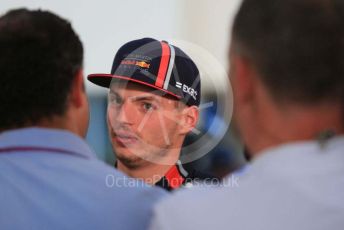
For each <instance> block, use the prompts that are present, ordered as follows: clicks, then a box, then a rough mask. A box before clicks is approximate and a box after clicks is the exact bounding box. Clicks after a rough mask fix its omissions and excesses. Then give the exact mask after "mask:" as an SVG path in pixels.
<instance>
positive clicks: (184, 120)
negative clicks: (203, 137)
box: [179, 106, 199, 135]
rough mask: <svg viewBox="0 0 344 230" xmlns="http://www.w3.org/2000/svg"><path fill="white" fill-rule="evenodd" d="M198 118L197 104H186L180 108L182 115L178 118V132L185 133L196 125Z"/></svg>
mask: <svg viewBox="0 0 344 230" xmlns="http://www.w3.org/2000/svg"><path fill="white" fill-rule="evenodd" d="M198 118H199V110H198V108H197V106H190V107H188V106H186V107H185V108H183V109H182V115H181V119H180V123H179V124H180V129H179V133H180V134H182V135H186V134H187V133H189V132H190V131H191V130H192V129H193V128H195V127H196V125H197V122H198Z"/></svg>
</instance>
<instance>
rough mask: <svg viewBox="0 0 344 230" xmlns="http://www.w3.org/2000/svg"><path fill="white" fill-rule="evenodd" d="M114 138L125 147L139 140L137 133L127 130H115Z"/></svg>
mask: <svg viewBox="0 0 344 230" xmlns="http://www.w3.org/2000/svg"><path fill="white" fill-rule="evenodd" d="M112 138H113V140H114V141H115V142H116V143H117V144H118V145H120V146H123V147H129V146H130V145H133V144H135V143H137V141H138V138H137V137H136V136H135V135H133V134H131V133H125V132H115V133H114V134H113V135H112Z"/></svg>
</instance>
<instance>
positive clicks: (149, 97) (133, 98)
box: [130, 95, 159, 102]
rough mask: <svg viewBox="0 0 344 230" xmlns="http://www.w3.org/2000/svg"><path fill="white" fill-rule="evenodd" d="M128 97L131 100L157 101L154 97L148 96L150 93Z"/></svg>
mask: <svg viewBox="0 0 344 230" xmlns="http://www.w3.org/2000/svg"><path fill="white" fill-rule="evenodd" d="M130 99H131V100H132V101H156V102H158V101H159V100H158V99H157V98H156V97H154V96H150V95H142V96H134V97H131V98H130Z"/></svg>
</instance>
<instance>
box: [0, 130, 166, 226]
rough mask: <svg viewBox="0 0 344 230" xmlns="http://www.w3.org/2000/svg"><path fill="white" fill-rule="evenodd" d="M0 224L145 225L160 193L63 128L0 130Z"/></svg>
mask: <svg viewBox="0 0 344 230" xmlns="http://www.w3.org/2000/svg"><path fill="white" fill-rule="evenodd" d="M0 172H1V173H0V204H1V205H0V213H1V214H0V229H2V230H5V229H146V228H147V225H148V221H149V219H150V216H151V209H152V206H153V205H154V203H155V201H157V200H158V199H160V198H161V197H162V196H164V194H165V192H164V191H163V190H162V189H159V188H152V187H150V186H148V185H145V184H144V183H140V181H138V180H134V179H132V178H128V177H127V176H125V175H124V174H122V173H120V172H118V171H117V170H115V169H114V168H113V167H110V166H108V165H106V164H105V163H103V162H102V161H100V160H98V159H97V158H96V156H95V154H94V153H93V152H92V151H91V149H90V148H89V146H88V145H87V144H86V143H85V141H84V140H82V139H81V138H79V137H78V136H76V135H74V134H72V133H70V132H68V131H64V130H57V129H43V128H26V129H17V130H13V131H6V132H3V133H1V134H0Z"/></svg>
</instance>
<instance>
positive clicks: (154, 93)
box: [110, 81, 165, 98]
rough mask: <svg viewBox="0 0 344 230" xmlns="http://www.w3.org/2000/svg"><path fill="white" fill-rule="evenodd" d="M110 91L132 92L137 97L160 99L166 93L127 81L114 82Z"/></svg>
mask: <svg viewBox="0 0 344 230" xmlns="http://www.w3.org/2000/svg"><path fill="white" fill-rule="evenodd" d="M110 91H112V92H119V91H121V92H130V93H132V94H135V95H137V96H147V97H154V98H160V97H163V96H164V94H165V93H164V92H162V91H161V90H158V89H153V88H151V87H148V86H144V85H140V84H137V83H133V82H127V81H112V82H111V84H110Z"/></svg>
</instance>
